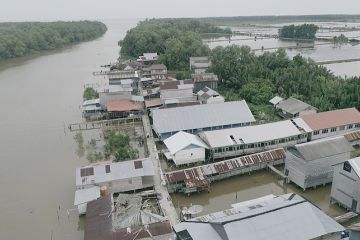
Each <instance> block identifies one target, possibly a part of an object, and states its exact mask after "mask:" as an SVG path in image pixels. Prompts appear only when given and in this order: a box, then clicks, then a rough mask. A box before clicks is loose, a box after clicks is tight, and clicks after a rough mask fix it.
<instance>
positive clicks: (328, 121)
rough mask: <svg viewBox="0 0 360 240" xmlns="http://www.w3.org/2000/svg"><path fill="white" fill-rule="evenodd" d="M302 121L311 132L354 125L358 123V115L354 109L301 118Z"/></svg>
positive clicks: (359, 117)
mask: <svg viewBox="0 0 360 240" xmlns="http://www.w3.org/2000/svg"><path fill="white" fill-rule="evenodd" d="M302 119H303V120H304V121H305V122H306V124H307V125H308V126H309V127H310V128H311V129H312V130H313V131H317V130H321V129H327V128H333V127H339V126H345V125H349V124H354V123H360V113H359V111H358V110H357V109H356V108H346V109H339V110H334V111H328V112H321V113H317V114H311V115H307V116H303V117H302Z"/></svg>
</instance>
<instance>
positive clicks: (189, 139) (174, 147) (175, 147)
mask: <svg viewBox="0 0 360 240" xmlns="http://www.w3.org/2000/svg"><path fill="white" fill-rule="evenodd" d="M164 144H165V145H166V147H167V148H168V149H169V151H170V153H171V154H175V153H177V152H179V151H181V150H183V149H184V148H186V147H188V146H190V145H195V146H198V147H201V148H208V146H206V144H205V143H204V142H203V141H202V140H201V138H199V137H198V136H196V135H193V134H190V133H186V132H183V131H180V132H178V133H176V134H175V135H173V136H171V137H169V138H167V139H165V141H164Z"/></svg>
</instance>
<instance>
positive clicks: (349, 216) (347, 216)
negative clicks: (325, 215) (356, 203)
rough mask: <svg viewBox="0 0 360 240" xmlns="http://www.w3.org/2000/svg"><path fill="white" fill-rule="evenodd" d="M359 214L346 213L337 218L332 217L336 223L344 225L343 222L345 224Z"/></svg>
mask: <svg viewBox="0 0 360 240" xmlns="http://www.w3.org/2000/svg"><path fill="white" fill-rule="evenodd" d="M358 215H359V214H357V213H354V212H347V213H345V214H343V215H340V216H337V217H334V220H335V221H336V222H338V223H344V222H347V221H349V220H350V219H352V218H354V217H357V216H358Z"/></svg>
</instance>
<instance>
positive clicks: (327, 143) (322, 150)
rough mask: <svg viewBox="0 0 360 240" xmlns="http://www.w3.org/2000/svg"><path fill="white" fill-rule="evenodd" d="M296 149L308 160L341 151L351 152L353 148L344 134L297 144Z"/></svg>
mask: <svg viewBox="0 0 360 240" xmlns="http://www.w3.org/2000/svg"><path fill="white" fill-rule="evenodd" d="M295 149H296V150H297V151H298V152H299V153H300V154H301V156H302V158H303V159H304V160H307V161H311V160H316V159H320V158H324V157H328V156H333V155H337V154H341V153H346V152H351V151H352V150H353V148H352V146H351V145H350V144H349V142H348V141H347V140H346V139H345V138H344V136H337V137H331V138H323V139H319V140H315V141H311V142H308V143H302V144H297V145H295Z"/></svg>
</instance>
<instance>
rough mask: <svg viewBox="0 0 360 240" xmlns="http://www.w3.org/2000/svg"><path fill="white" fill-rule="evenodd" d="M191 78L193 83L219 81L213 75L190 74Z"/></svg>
mask: <svg viewBox="0 0 360 240" xmlns="http://www.w3.org/2000/svg"><path fill="white" fill-rule="evenodd" d="M191 78H192V79H193V80H194V82H208V81H215V82H217V81H219V78H218V76H217V75H216V74H214V73H197V74H192V75H191Z"/></svg>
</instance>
